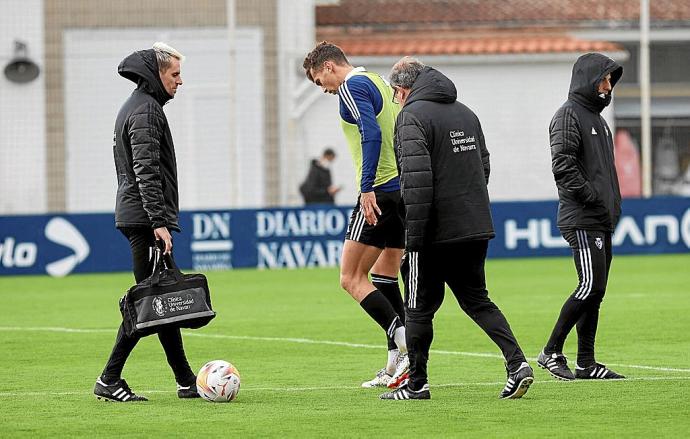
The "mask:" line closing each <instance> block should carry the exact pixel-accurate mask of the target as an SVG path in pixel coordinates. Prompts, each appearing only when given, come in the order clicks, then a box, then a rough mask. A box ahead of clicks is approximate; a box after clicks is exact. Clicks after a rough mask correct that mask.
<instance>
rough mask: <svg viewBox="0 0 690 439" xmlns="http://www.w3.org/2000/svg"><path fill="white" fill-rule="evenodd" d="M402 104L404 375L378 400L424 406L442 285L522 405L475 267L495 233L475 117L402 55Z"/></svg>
mask: <svg viewBox="0 0 690 439" xmlns="http://www.w3.org/2000/svg"><path fill="white" fill-rule="evenodd" d="M390 81H391V84H392V85H393V87H394V92H393V93H394V96H395V97H396V98H397V100H398V101H399V102H400V104H401V105H402V109H401V110H400V114H399V115H398V118H397V121H396V124H395V148H396V154H397V159H398V166H399V169H400V186H401V188H402V189H401V190H402V199H403V203H404V207H405V223H404V224H405V237H406V239H405V257H404V259H403V265H402V267H401V272H402V274H403V280H404V282H405V312H406V317H407V318H406V320H405V324H406V328H407V334H406V338H407V345H408V349H409V357H410V378H409V381H407V382H405V383H403V384H402V385H401V386H400V387H399V388H398V389H396V390H394V391H392V392H388V393H384V394H383V395H381V399H387V400H408V399H430V398H431V393H430V392H429V384H428V376H427V363H428V360H429V349H430V347H431V342H432V340H433V336H434V328H433V319H434V315H435V314H436V311H438V309H439V308H440V307H441V304H442V303H443V299H444V296H445V291H446V284H447V285H448V286H449V287H450V289H451V291H452V292H453V295H454V296H455V298H456V300H457V301H458V304H459V305H460V307H461V308H462V310H463V311H464V312H465V313H466V314H467V315H468V316H469V317H470V318H472V320H474V322H475V323H476V324H477V325H478V326H479V327H480V328H481V329H482V330H483V331H484V332H485V333H486V334H487V335H488V336H489V337H490V338H491V340H492V341H493V342H494V343H495V344H496V345H497V346H498V347H499V348H500V350H501V352H502V353H503V357H504V359H505V362H506V372H507V375H508V379H507V382H506V385H505V387H504V388H503V390H502V391H501V392H500V394H499V397H500V398H502V399H517V398H521V397H522V396H523V395H524V394H525V393H526V392H527V390H528V389H529V386H530V385H531V384H532V382H533V381H534V378H533V377H534V374H533V372H532V368H531V367H530V366H529V364H528V363H527V360H526V359H525V355H524V354H523V352H522V350H521V349H520V346H519V345H518V342H517V340H516V339H515V336H514V335H513V332H512V330H511V329H510V325H509V324H508V321H507V320H506V318H505V316H504V315H503V313H502V312H501V310H500V309H499V308H498V307H497V306H496V305H495V304H494V303H493V302H492V301H491V299H490V298H489V293H488V291H487V290H486V280H485V273H484V263H485V261H486V252H487V248H488V246H489V239H491V238H493V237H494V236H495V233H494V229H493V221H492V219H491V209H490V205H489V192H488V189H487V184H488V182H489V170H490V165H489V151H488V150H487V148H486V145H485V142H484V134H483V132H482V127H481V124H480V123H479V119H478V118H477V116H476V115H475V114H474V112H472V110H470V109H469V108H467V107H466V106H465V105H463V104H462V103H460V102H458V101H457V91H456V88H455V85H454V84H453V82H452V81H451V80H450V79H448V78H447V77H446V76H445V75H443V74H442V73H441V72H439V71H437V70H435V69H433V68H431V67H427V66H425V65H424V64H422V63H421V62H419V61H418V60H416V59H414V58H410V57H404V58H402V59H401V60H400V61H398V62H397V63H396V64H395V66H393V69H392V70H391V73H390Z"/></svg>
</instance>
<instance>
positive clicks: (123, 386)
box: [93, 377, 148, 402]
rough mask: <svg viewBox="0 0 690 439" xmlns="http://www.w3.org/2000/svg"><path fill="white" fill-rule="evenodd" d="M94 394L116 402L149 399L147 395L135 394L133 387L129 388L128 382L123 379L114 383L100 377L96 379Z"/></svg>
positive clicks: (99, 397)
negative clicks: (106, 381)
mask: <svg viewBox="0 0 690 439" xmlns="http://www.w3.org/2000/svg"><path fill="white" fill-rule="evenodd" d="M93 394H94V395H96V398H98V399H102V400H104V401H116V402H132V401H148V398H146V397H145V396H139V395H135V394H134V392H132V389H130V388H129V386H128V385H127V382H126V381H125V380H123V379H119V380H117V381H115V383H114V384H110V385H108V384H106V383H104V382H103V380H101V378H100V377H98V379H97V380H96V385H95V386H94V388H93Z"/></svg>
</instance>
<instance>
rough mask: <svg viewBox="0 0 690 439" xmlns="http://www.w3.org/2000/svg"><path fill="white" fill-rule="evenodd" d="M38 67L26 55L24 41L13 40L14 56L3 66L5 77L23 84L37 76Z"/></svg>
mask: <svg viewBox="0 0 690 439" xmlns="http://www.w3.org/2000/svg"><path fill="white" fill-rule="evenodd" d="M40 71H41V70H40V69H39V68H38V66H37V65H36V63H35V62H33V61H31V59H29V57H28V50H27V48H26V43H24V42H22V41H18V40H15V41H14V58H12V61H10V63H9V64H7V65H6V66H5V77H7V79H9V80H10V81H12V82H16V83H18V84H24V83H27V82H31V81H33V80H34V79H36V78H37V77H38V74H39V73H40Z"/></svg>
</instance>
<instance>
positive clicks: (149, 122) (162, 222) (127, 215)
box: [94, 43, 199, 402]
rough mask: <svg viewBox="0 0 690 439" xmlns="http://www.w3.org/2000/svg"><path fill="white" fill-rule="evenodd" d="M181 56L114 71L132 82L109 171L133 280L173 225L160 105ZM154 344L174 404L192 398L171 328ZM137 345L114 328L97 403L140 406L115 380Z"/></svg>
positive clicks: (139, 55)
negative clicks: (173, 386) (167, 370)
mask: <svg viewBox="0 0 690 439" xmlns="http://www.w3.org/2000/svg"><path fill="white" fill-rule="evenodd" d="M183 59H184V57H183V56H182V54H180V53H179V52H178V51H177V50H175V49H173V48H172V47H170V46H168V45H166V44H164V43H156V44H154V45H153V48H152V49H147V50H140V51H137V52H134V53H132V54H131V55H129V56H128V57H127V58H125V59H124V60H123V61H122V62H121V63H120V65H119V66H118V73H119V74H120V75H121V76H123V77H124V78H127V79H129V80H130V81H132V82H134V83H135V84H137V88H136V89H135V90H134V91H133V92H132V94H131V95H130V97H129V99H127V101H126V102H125V103H124V105H123V106H122V108H121V109H120V112H119V113H118V115H117V120H116V122H115V143H114V145H113V154H114V156H115V169H116V172H117V183H118V186H117V199H116V205H115V226H116V227H117V228H118V229H119V230H120V231H121V232H122V233H123V234H124V235H125V237H126V238H127V239H128V240H129V244H130V247H131V250H132V262H133V271H134V278H135V280H136V282H137V283H139V282H140V281H142V280H144V279H146V278H147V277H148V276H149V275H150V274H151V271H152V269H153V264H152V260H151V255H152V253H153V252H152V248H153V247H154V246H155V242H156V240H160V241H163V242H164V243H165V252H166V253H169V252H170V251H171V250H172V237H171V235H170V232H171V231H177V232H179V231H180V227H179V225H178V213H179V204H178V191H177V163H176V161H175V147H174V145H173V140H172V135H171V134H170V127H169V126H168V120H167V118H166V117H165V113H164V112H163V105H164V104H165V103H166V102H167V101H169V100H170V99H172V98H173V97H174V96H175V93H176V92H177V88H178V87H179V86H180V85H182V77H181V75H180V63H181V61H182V60H183ZM158 338H159V340H160V343H161V345H162V346H163V350H164V351H165V355H166V357H167V359H168V363H169V364H170V367H171V368H172V370H173V373H174V375H175V380H176V381H177V395H178V397H180V398H196V397H198V396H199V395H198V394H197V391H196V390H197V389H196V382H195V381H196V377H195V375H194V372H193V371H192V370H191V368H190V367H189V363H188V362H187V358H186V356H185V352H184V348H183V345H182V336H181V334H180V330H179V329H167V330H163V331H160V332H159V333H158ZM138 341H139V339H138V338H136V337H129V336H128V335H127V334H126V333H125V331H124V327H123V326H122V325H120V328H119V330H118V333H117V338H116V340H115V346H113V350H112V353H111V354H110V358H109V359H108V363H107V364H106V366H105V368H104V369H103V373H102V374H101V376H100V377H99V378H98V380H97V381H96V385H95V387H94V394H95V395H96V397H98V399H104V400H108V401H118V402H131V401H146V398H145V397H143V396H140V395H136V394H135V393H134V392H133V391H132V390H131V389H130V388H129V386H128V385H127V382H126V381H125V380H124V379H122V377H121V373H122V369H123V368H124V366H125V361H127V358H128V357H129V354H130V353H131V352H132V350H133V349H134V346H136V344H137V342H138Z"/></svg>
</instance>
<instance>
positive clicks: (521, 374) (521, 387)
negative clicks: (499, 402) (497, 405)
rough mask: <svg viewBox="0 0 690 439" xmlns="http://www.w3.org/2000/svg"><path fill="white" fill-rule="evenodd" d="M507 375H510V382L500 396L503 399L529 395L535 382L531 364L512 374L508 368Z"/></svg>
mask: <svg viewBox="0 0 690 439" xmlns="http://www.w3.org/2000/svg"><path fill="white" fill-rule="evenodd" d="M506 374H507V375H508V381H507V382H506V386H505V387H504V388H503V390H501V393H500V394H499V395H498V397H499V398H501V399H518V398H522V395H524V394H525V393H527V390H529V386H531V385H532V383H533V382H534V372H533V371H532V368H531V367H530V366H529V364H527V363H525V362H523V363H522V364H521V365H520V367H519V368H518V369H517V370H516V371H515V372H513V373H510V372H509V371H508V368H506Z"/></svg>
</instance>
